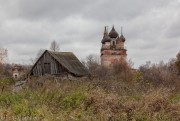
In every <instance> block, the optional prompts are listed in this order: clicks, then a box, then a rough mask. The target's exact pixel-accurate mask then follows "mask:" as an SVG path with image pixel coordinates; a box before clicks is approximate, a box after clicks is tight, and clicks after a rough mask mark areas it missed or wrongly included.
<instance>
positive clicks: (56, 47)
mask: <svg viewBox="0 0 180 121" xmlns="http://www.w3.org/2000/svg"><path fill="white" fill-rule="evenodd" d="M50 50H52V51H54V52H57V51H59V50H60V48H59V44H58V43H57V42H56V41H55V40H53V41H52V42H51V46H50Z"/></svg>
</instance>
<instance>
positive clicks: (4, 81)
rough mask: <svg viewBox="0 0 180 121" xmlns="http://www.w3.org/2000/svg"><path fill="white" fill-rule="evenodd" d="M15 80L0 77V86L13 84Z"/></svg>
mask: <svg viewBox="0 0 180 121" xmlns="http://www.w3.org/2000/svg"><path fill="white" fill-rule="evenodd" d="M14 82H15V81H14V79H13V78H9V77H7V78H2V79H0V86H8V85H11V84H13V83H14Z"/></svg>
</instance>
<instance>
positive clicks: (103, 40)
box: [101, 36, 111, 44]
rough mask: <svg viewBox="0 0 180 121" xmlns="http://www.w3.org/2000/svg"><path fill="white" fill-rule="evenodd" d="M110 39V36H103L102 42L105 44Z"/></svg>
mask: <svg viewBox="0 0 180 121" xmlns="http://www.w3.org/2000/svg"><path fill="white" fill-rule="evenodd" d="M110 41H111V39H110V37H108V36H107V37H103V39H102V41H101V42H102V43H103V44H105V42H110Z"/></svg>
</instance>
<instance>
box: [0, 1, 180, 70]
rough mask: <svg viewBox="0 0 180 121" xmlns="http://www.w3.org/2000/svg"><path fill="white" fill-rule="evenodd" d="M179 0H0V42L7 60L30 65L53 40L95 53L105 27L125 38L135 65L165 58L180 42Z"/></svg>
mask: <svg viewBox="0 0 180 121" xmlns="http://www.w3.org/2000/svg"><path fill="white" fill-rule="evenodd" d="M179 6H180V1H179V0H151V1H145V0H126V1H125V0H96V1H92V0H0V33H1V34H0V45H1V47H4V48H8V50H9V62H15V63H29V59H30V58H34V57H35V56H36V53H38V51H39V50H40V49H49V45H50V43H51V41H52V40H56V41H57V42H58V43H59V44H60V50H61V51H73V52H74V53H75V54H76V55H77V56H78V57H79V58H80V59H84V58H85V57H86V56H87V55H89V54H97V55H99V54H100V47H101V43H100V42H101V39H102V34H103V28H104V26H106V25H108V26H109V31H110V29H111V27H112V25H113V24H114V25H115V28H116V30H117V31H118V32H119V33H120V31H121V30H120V28H121V26H123V34H124V36H125V37H126V46H127V49H128V58H131V59H132V60H133V61H134V63H135V67H137V66H138V65H140V64H142V63H145V61H148V60H151V61H152V62H158V61H160V60H165V61H168V60H169V59H170V58H173V57H175V55H176V54H177V52H178V51H179V45H180V36H179V35H180V30H179V27H180V24H179V20H180V7H179Z"/></svg>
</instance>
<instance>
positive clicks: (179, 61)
mask: <svg viewBox="0 0 180 121" xmlns="http://www.w3.org/2000/svg"><path fill="white" fill-rule="evenodd" d="M175 65H176V68H177V70H178V75H180V52H179V53H178V54H177V56H176V62H175Z"/></svg>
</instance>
